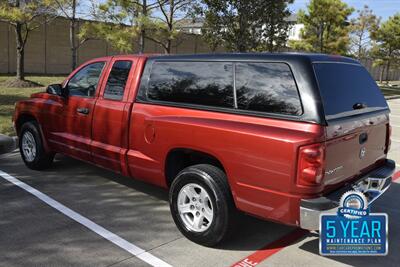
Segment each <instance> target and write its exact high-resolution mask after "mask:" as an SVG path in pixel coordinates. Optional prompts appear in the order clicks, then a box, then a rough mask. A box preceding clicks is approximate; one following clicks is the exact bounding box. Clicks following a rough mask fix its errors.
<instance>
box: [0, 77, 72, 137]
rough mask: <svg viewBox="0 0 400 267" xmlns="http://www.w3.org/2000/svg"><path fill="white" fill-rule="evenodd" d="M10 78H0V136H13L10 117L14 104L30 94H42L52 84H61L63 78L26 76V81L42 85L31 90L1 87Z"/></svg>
mask: <svg viewBox="0 0 400 267" xmlns="http://www.w3.org/2000/svg"><path fill="white" fill-rule="evenodd" d="M10 78H13V77H11V76H0V134H6V135H10V136H12V135H15V132H14V128H13V126H12V122H11V117H12V114H13V113H14V103H15V102H17V101H19V100H23V99H27V98H29V97H30V95H31V94H33V93H37V92H42V91H44V90H45V88H46V86H47V85H49V84H53V83H61V82H62V81H63V80H64V77H63V76H27V77H26V79H27V80H30V81H34V82H36V83H39V84H40V85H42V86H41V87H32V88H9V87H5V86H4V85H2V84H3V83H4V82H5V81H6V80H8V79H10Z"/></svg>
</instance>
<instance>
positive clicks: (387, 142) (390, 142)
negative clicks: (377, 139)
mask: <svg viewBox="0 0 400 267" xmlns="http://www.w3.org/2000/svg"><path fill="white" fill-rule="evenodd" d="M387 126H388V128H387V136H386V149H385V154H387V153H388V152H389V150H390V146H391V144H392V140H390V137H391V136H392V126H390V124H388V125H387Z"/></svg>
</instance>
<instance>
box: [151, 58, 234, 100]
mask: <svg viewBox="0 0 400 267" xmlns="http://www.w3.org/2000/svg"><path fill="white" fill-rule="evenodd" d="M147 97H148V98H149V99H152V100H160V101H169V102H179V103H189V104H198V105H205V106H215V107H233V73H232V63H224V62H155V63H154V64H153V66H152V72H151V74H150V80H149V84H148V90H147Z"/></svg>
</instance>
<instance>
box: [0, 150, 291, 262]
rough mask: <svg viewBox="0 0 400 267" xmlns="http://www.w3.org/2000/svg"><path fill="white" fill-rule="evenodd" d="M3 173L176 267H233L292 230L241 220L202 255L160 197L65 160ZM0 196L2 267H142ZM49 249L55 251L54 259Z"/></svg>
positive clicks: (5, 160) (7, 192) (12, 193)
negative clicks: (227, 237) (227, 239)
mask: <svg viewBox="0 0 400 267" xmlns="http://www.w3.org/2000/svg"><path fill="white" fill-rule="evenodd" d="M0 170H2V171H4V172H6V173H8V174H10V175H12V176H14V177H16V178H17V179H19V180H21V181H22V182H25V183H26V184H28V185H30V186H32V187H33V188H35V189H37V190H39V191H40V192H42V193H44V194H46V195H48V196H49V197H51V198H53V199H55V200H56V201H58V202H60V203H62V204H63V205H65V206H67V207H68V208H70V209H72V210H73V211H75V212H77V213H79V214H81V215H83V216H85V217H86V218H88V219H90V220H92V221H93V222H95V223H97V224H98V225H100V226H102V227H104V228H105V229H107V230H109V231H111V232H112V233H114V234H116V235H118V236H120V237H122V238H124V239H125V240H127V241H129V242H131V243H133V244H134V245H136V246H138V247H140V248H142V249H144V250H146V251H148V252H150V253H151V254H152V255H154V256H156V257H158V258H160V259H162V260H163V261H166V262H167V263H169V264H171V265H173V266H229V265H230V264H233V263H235V262H237V261H238V260H240V259H241V258H243V257H246V256H247V255H249V254H250V253H252V252H253V251H255V250H256V249H258V248H260V247H262V246H264V245H265V244H266V243H269V242H271V241H273V240H275V239H277V238H279V237H281V236H283V235H284V234H286V233H288V232H289V231H291V230H292V229H293V228H292V227H288V226H283V225H279V224H275V223H271V222H264V221H260V220H257V219H254V218H250V217H244V218H243V219H242V222H241V224H242V225H243V226H242V227H240V229H239V230H238V232H237V233H236V234H235V235H234V237H233V238H232V240H230V242H228V243H226V244H225V245H223V246H221V247H219V248H205V247H202V246H199V245H196V244H194V243H192V242H190V241H188V240H187V239H186V238H184V237H183V236H182V235H181V234H180V233H179V231H178V230H177V228H176V226H175V224H174V223H173V220H172V218H171V216H170V213H169V207H168V203H167V192H165V191H164V190H162V189H159V188H156V187H153V186H150V185H147V184H144V183H141V182H138V181H135V180H133V179H129V178H126V177H122V176H119V175H117V174H115V173H112V172H108V171H105V170H104V169H100V168H97V167H95V166H92V165H89V164H86V163H82V162H80V161H77V160H74V159H71V158H68V157H64V156H59V157H57V158H56V161H55V163H54V166H53V167H52V168H51V169H49V170H47V171H42V172H37V171H32V170H29V169H27V168H26V167H25V166H24V165H23V162H22V160H21V159H20V156H19V154H17V153H14V154H9V155H8V156H7V157H2V158H1V162H0ZM0 180H2V179H1V178H0ZM17 193H18V194H17ZM0 195H1V203H2V205H0V214H2V215H1V217H0V249H1V250H0V251H2V253H1V254H0V262H1V263H3V264H6V263H7V264H6V265H7V266H21V265H24V264H25V266H31V265H32V260H33V259H34V260H35V261H34V262H35V263H37V264H38V265H40V266H47V265H51V263H55V262H57V258H58V257H60V259H61V260H62V263H64V265H66V266H68V265H69V266H71V265H77V262H80V260H81V259H84V260H82V264H79V265H80V266H84V265H88V266H93V265H97V266H108V265H110V263H112V264H115V266H140V264H141V265H143V264H144V263H143V262H141V261H140V260H139V262H138V259H137V258H135V257H131V256H132V255H129V254H127V253H125V252H124V251H123V250H121V249H119V248H118V247H117V246H115V245H113V244H112V243H110V242H108V241H107V240H105V239H102V238H101V237H100V236H97V235H96V234H95V233H93V232H91V231H90V230H88V229H85V227H83V226H81V225H79V224H78V223H76V222H74V221H72V220H70V219H69V218H68V217H65V216H64V215H62V214H60V213H59V212H58V211H57V210H54V209H52V208H50V207H48V206H47V205H46V204H44V203H43V202H41V201H39V200H37V199H36V198H35V197H33V196H31V195H30V194H29V193H27V192H24V191H23V190H22V189H20V188H17V187H15V186H12V185H11V184H10V183H8V182H6V181H4V180H2V183H1V185H0ZM57 219H58V220H60V221H61V222H58V221H57ZM27 224H28V226H29V227H28V226H27ZM75 229H76V230H75ZM13 236H15V238H13ZM24 241H26V242H24ZM41 244H43V245H41ZM97 244H98V245H99V248H97ZM42 247H43V248H42ZM83 247H85V248H83ZM46 248H52V250H51V253H49V255H48V250H46ZM16 251H18V253H16ZM65 251H67V252H68V253H66V252H65ZM114 251H116V252H118V253H119V254H117V253H115V252H114ZM90 252H91V253H92V254H90ZM97 253H99V256H97V255H96V254H97ZM30 254H32V255H30ZM114 254H115V255H114ZM49 257H50V259H49ZM51 259H52V261H49V260H51ZM106 260H107V261H106ZM62 263H61V264H60V265H63V264H62ZM136 263H138V264H136Z"/></svg>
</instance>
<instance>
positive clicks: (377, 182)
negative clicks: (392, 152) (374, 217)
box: [300, 160, 396, 230]
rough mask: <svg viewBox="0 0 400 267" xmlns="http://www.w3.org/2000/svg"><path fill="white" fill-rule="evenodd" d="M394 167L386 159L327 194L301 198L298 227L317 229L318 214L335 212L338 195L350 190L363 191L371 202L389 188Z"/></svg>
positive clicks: (369, 202)
mask: <svg viewBox="0 0 400 267" xmlns="http://www.w3.org/2000/svg"><path fill="white" fill-rule="evenodd" d="M395 169H396V164H395V162H394V161H393V160H386V162H385V164H384V165H383V166H381V167H379V168H377V169H375V170H373V171H371V172H370V173H368V174H367V175H365V176H363V177H362V178H361V179H359V180H358V181H356V182H354V183H352V184H347V185H345V186H344V187H342V188H340V189H339V190H337V191H335V192H333V193H330V194H329V195H327V196H324V197H319V198H313V199H302V200H301V202H300V227H301V228H303V229H307V230H319V217H320V215H321V214H322V213H336V212H337V209H338V207H339V201H340V197H341V196H342V195H343V194H344V193H345V192H347V191H350V190H356V191H360V192H362V193H364V194H365V196H366V197H367V199H368V204H371V203H373V202H374V201H375V200H377V199H378V198H379V197H380V196H381V195H382V194H383V193H384V192H385V191H386V190H387V189H388V188H389V186H390V184H391V182H392V175H393V173H394V171H395Z"/></svg>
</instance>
